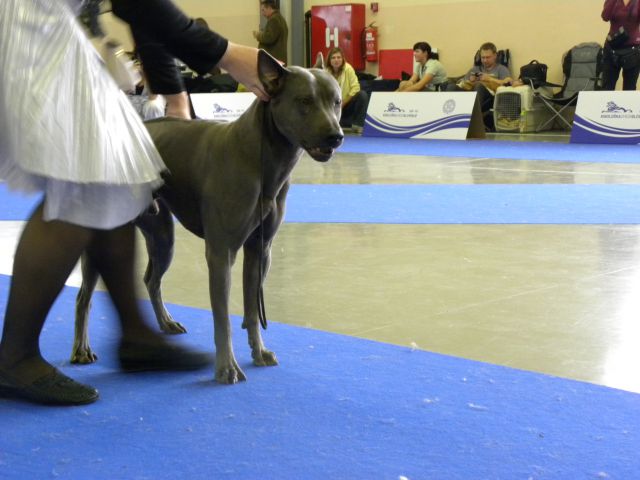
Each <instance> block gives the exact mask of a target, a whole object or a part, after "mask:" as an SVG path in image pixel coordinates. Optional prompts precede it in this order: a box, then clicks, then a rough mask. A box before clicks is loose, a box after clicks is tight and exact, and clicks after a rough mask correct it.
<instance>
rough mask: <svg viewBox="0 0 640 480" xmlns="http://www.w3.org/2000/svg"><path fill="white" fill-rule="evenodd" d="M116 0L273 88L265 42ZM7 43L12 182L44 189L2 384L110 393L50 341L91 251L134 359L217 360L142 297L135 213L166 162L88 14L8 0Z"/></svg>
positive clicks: (47, 392) (1, 87)
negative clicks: (58, 303)
mask: <svg viewBox="0 0 640 480" xmlns="http://www.w3.org/2000/svg"><path fill="white" fill-rule="evenodd" d="M112 5H113V8H114V11H116V10H118V14H122V15H123V18H126V19H127V21H129V22H131V24H132V25H135V26H136V27H138V28H140V29H141V30H142V31H144V32H145V33H146V34H147V35H151V36H154V35H155V36H156V37H157V38H159V39H165V40H166V46H167V48H168V49H169V51H170V53H171V54H172V55H175V56H176V57H179V58H183V59H184V60H185V61H188V62H191V63H192V64H193V65H195V66H196V67H201V68H202V69H204V70H208V69H210V68H212V67H213V66H214V65H216V64H218V65H220V66H222V67H224V68H226V69H227V70H228V71H229V72H230V73H231V74H232V75H236V76H237V79H238V80H241V81H243V82H244V83H245V84H246V85H247V86H249V87H255V89H256V91H257V92H258V93H260V94H262V95H263V96H264V98H267V96H266V93H265V92H264V90H263V89H262V88H260V87H259V84H260V82H259V78H258V73H257V53H258V51H257V50H256V49H253V48H249V47H241V46H237V45H234V44H232V43H230V42H227V41H226V40H225V39H223V38H222V37H220V36H219V35H217V34H214V33H213V32H210V31H208V30H206V29H205V30H203V29H200V28H199V27H197V26H195V25H194V24H193V22H192V21H191V20H189V19H188V18H187V17H186V16H185V15H184V14H183V13H182V12H181V11H180V10H178V9H176V8H175V7H174V6H173V4H172V3H171V2H170V1H169V0H136V1H135V2H133V1H127V0H122V1H118V0H113V2H112ZM121 7H122V8H121ZM156 22H157V23H156ZM0 44H2V49H0V178H3V179H4V180H5V181H6V182H7V183H8V185H9V186H10V187H11V188H17V189H22V190H26V191H42V192H43V193H44V198H43V200H42V202H41V203H40V204H39V205H38V206H37V207H36V209H35V210H34V212H33V213H32V215H31V217H30V218H29V220H28V221H27V224H26V225H25V228H24V231H23V233H22V236H21V237H20V241H19V243H18V247H17V249H16V254H15V259H14V266H13V276H12V280H11V286H10V290H9V298H8V301H7V307H6V312H5V316H4V327H3V332H2V340H1V341H0V395H3V396H12V397H20V398H24V399H27V400H30V401H35V402H39V403H46V404H63V405H78V404H85V403H90V402H93V401H95V400H96V399H97V398H98V392H97V390H96V389H94V388H93V387H90V386H87V385H83V384H81V383H78V382H75V381H74V380H72V379H71V378H69V377H67V376H66V375H64V374H63V373H62V372H60V371H59V370H58V369H56V368H55V367H54V366H52V365H51V364H49V363H48V362H47V361H46V360H45V359H44V358H43V357H42V355H41V352H40V346H39V338H40V333H41V331H42V327H43V325H44V322H45V319H46V317H47V314H48V312H49V310H50V308H51V306H52V304H53V302H54V301H55V299H56V297H57V296H58V294H59V293H60V291H61V290H62V288H63V286H64V283H65V281H66V279H67V277H68V276H69V274H70V272H71V270H72V269H73V267H74V266H75V264H76V263H77V261H78V258H79V257H80V254H81V253H83V252H85V251H86V252H87V254H88V255H89V257H90V259H91V261H92V262H93V263H94V265H95V266H96V267H97V269H98V271H99V272H100V275H101V276H102V279H103V280H104V282H105V285H106V286H107V290H108V291H109V293H110V295H111V298H112V300H113V303H114V306H115V308H116V311H117V313H118V317H119V320H120V326H121V334H122V338H121V341H120V346H119V350H118V356H119V360H120V365H121V367H122V368H123V369H124V370H158V369H166V370H169V369H196V368H201V367H204V366H206V365H208V364H209V363H210V356H209V355H205V354H203V353H200V352H193V351H190V350H188V349H186V348H184V347H180V346H178V345H175V344H172V343H169V342H168V341H167V340H166V339H165V338H164V337H163V336H161V335H160V334H158V333H157V332H156V331H155V330H154V329H152V328H151V327H150V326H149V325H148V324H147V323H146V321H145V320H144V318H143V317H142V314H141V312H140V310H139V308H138V304H137V298H136V289H135V281H134V272H133V266H134V253H135V252H134V247H135V245H134V239H135V230H134V226H133V224H132V223H131V221H132V220H133V219H135V218H136V217H137V216H138V215H139V214H140V213H141V212H142V211H144V210H145V209H146V208H147V207H148V206H149V204H150V202H151V199H152V196H151V193H152V190H153V189H154V188H156V187H158V186H159V185H160V184H161V179H160V172H161V171H162V170H163V169H164V165H163V163H162V160H161V159H160V157H159V155H158V152H157V151H156V149H155V147H154V145H153V143H152V141H151V138H150V137H149V134H148V132H147V131H146V129H145V127H144V125H143V124H142V122H141V120H140V119H139V117H138V115H137V113H136V112H135V110H134V109H133V107H132V106H131V104H130V103H129V101H128V100H127V98H126V96H125V95H124V94H123V93H122V92H120V91H119V90H118V87H117V85H116V84H115V82H114V81H113V79H111V77H110V76H109V75H108V73H107V72H106V70H105V69H104V66H103V63H102V61H101V60H100V58H99V57H98V55H97V53H96V51H95V49H93V47H92V46H91V44H90V42H89V40H88V38H86V36H85V35H84V33H83V31H82V30H81V28H80V26H79V24H78V22H77V21H76V18H75V12H73V11H72V9H71V7H70V6H69V4H68V3H67V2H65V1H60V0H31V1H29V2H24V1H23V0H4V1H3V8H2V9H1V10H0ZM69 72H73V75H69ZM25 112H28V114H25Z"/></svg>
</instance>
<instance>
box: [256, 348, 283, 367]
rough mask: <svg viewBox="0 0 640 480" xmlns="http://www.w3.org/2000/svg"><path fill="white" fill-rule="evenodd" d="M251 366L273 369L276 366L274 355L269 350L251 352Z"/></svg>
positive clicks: (276, 360) (276, 361)
mask: <svg viewBox="0 0 640 480" xmlns="http://www.w3.org/2000/svg"><path fill="white" fill-rule="evenodd" d="M251 356H252V357H253V364H254V365H255V366H257V367H273V366H275V365H278V359H277V358H276V354H275V353H273V352H272V351H270V350H266V349H262V350H258V351H253V352H251Z"/></svg>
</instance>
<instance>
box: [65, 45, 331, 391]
mask: <svg viewBox="0 0 640 480" xmlns="http://www.w3.org/2000/svg"><path fill="white" fill-rule="evenodd" d="M258 71H259V76H260V80H261V82H262V84H263V85H264V87H265V89H266V91H267V92H268V93H269V95H270V96H271V100H270V101H269V102H267V103H265V102H261V101H259V100H256V101H255V102H254V103H253V104H252V105H251V106H250V107H249V109H248V110H247V111H246V112H245V113H244V114H243V115H242V116H241V117H240V118H239V119H238V120H236V121H235V122H232V123H217V122H213V121H203V120H179V119H161V120H155V121H152V122H149V123H147V127H148V129H149V132H150V133H151V137H152V138H153V140H154V142H155V144H156V146H157V148H158V150H159V152H160V154H161V156H162V158H163V160H164V162H165V164H166V165H167V168H168V170H169V173H168V174H167V175H166V177H165V184H164V185H163V186H162V188H161V189H160V190H159V191H158V196H159V202H158V203H159V206H160V211H159V212H158V213H157V214H156V215H150V214H145V215H142V216H141V217H140V218H139V219H138V221H137V225H138V226H139V227H140V229H141V230H142V232H143V234H144V236H145V239H146V243H147V250H148V254H149V263H148V266H147V271H146V273H145V277H144V281H145V285H146V286H147V289H148V291H149V296H150V298H151V302H152V305H153V308H154V310H155V313H156V317H157V320H158V324H159V325H160V328H161V329H162V330H163V331H165V332H169V333H181V332H184V331H185V330H184V328H183V327H182V326H181V325H180V324H179V323H177V322H175V321H173V319H172V318H171V316H170V315H169V313H168V312H167V311H166V309H165V307H164V305H163V302H162V297H161V292H160V282H161V279H162V276H163V275H164V273H165V272H166V271H167V269H168V268H169V265H170V263H171V258H172V255H173V243H174V226H173V220H172V216H171V214H173V215H175V216H176V217H177V218H178V219H179V220H180V222H181V223H182V225H183V226H184V227H185V228H186V229H188V230H189V231H191V232H192V233H194V234H195V235H197V236H199V237H201V238H203V239H204V240H205V246H206V259H207V265H208V267H209V294H210V299H211V306H212V309H213V317H214V327H215V328H214V330H215V346H216V358H215V367H216V373H215V378H216V380H217V381H218V382H220V383H236V382H238V381H240V380H245V379H246V377H245V374H244V373H243V372H242V370H241V369H240V367H239V366H238V363H237V362H236V359H235V356H234V353H233V347H232V344H231V327H230V323H229V307H228V305H229V289H230V281H231V280H230V273H231V267H232V265H233V263H234V260H235V257H236V254H237V252H238V250H239V249H240V248H241V247H243V248H244V266H243V294H244V320H243V323H242V327H243V328H246V329H247V334H248V337H249V345H250V347H251V356H252V357H253V363H254V364H255V365H260V366H264V365H277V363H278V362H277V360H276V356H275V354H274V353H273V352H271V351H269V350H267V349H266V348H265V346H264V343H263V342H262V336H261V334H260V325H259V321H258V319H259V310H260V305H259V303H260V302H259V301H258V298H259V292H260V291H261V285H262V282H263V281H264V278H265V276H266V272H267V270H268V268H269V264H270V250H271V242H272V240H273V238H274V236H275V234H276V231H277V230H278V227H279V226H280V224H281V223H282V220H283V215H284V210H285V199H286V196H287V191H288V190H289V179H290V175H291V171H292V170H293V168H294V167H295V165H296V163H297V162H298V160H299V159H300V156H301V155H302V152H303V150H304V151H306V152H307V153H308V154H309V155H310V156H311V157H312V158H313V159H314V160H316V161H318V162H326V161H328V160H329V159H330V158H331V157H332V156H333V153H334V151H335V149H336V148H337V147H339V146H340V145H341V143H342V140H343V133H342V130H341V128H340V124H339V120H340V111H341V92H340V87H339V86H338V83H337V82H336V81H335V79H334V78H333V77H332V76H331V75H329V74H328V73H326V72H325V71H323V70H321V69H317V68H313V69H309V70H307V69H303V68H299V67H289V68H285V67H283V66H281V65H280V64H279V63H278V62H277V61H276V60H275V59H273V58H272V57H271V56H269V55H268V54H266V53H264V52H262V51H261V52H260V53H259V55H258ZM82 269H83V284H82V287H81V288H80V292H79V293H78V298H77V310H76V336H75V340H74V346H73V353H72V362H75V363H91V362H93V361H95V360H96V358H97V357H96V356H95V355H94V353H93V352H92V351H91V347H90V345H89V339H88V311H89V306H90V300H91V294H92V292H93V289H94V288H95V285H96V282H97V273H96V272H95V270H94V269H93V268H92V267H91V265H90V264H89V262H86V261H84V262H83V267H82Z"/></svg>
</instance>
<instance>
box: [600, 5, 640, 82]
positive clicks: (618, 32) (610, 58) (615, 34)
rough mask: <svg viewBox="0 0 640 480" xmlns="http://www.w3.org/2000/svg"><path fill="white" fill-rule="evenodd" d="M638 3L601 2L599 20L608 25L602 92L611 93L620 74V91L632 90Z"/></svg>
mask: <svg viewBox="0 0 640 480" xmlns="http://www.w3.org/2000/svg"><path fill="white" fill-rule="evenodd" d="M639 4H640V2H639V1H638V0H605V2H604V7H603V9H602V20H604V21H605V22H610V24H611V25H610V27H609V34H608V36H607V40H606V41H605V44H604V54H603V58H602V89H603V90H615V89H616V83H618V78H619V77H620V71H621V70H622V89H623V90H635V89H636V84H637V83H638V75H639V74H640V29H639V25H640V5H639Z"/></svg>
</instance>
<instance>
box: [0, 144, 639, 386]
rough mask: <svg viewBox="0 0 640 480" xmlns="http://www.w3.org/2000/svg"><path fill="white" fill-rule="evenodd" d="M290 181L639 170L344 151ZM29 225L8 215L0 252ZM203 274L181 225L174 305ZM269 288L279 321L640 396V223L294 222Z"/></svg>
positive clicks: (196, 297) (236, 285) (594, 174)
mask: <svg viewBox="0 0 640 480" xmlns="http://www.w3.org/2000/svg"><path fill="white" fill-rule="evenodd" d="M545 137H546V136H545ZM495 138H496V139H497V140H499V139H502V138H506V139H509V140H514V139H519V140H525V141H526V140H528V139H530V138H531V137H530V136H523V137H519V136H503V135H497V136H495ZM533 138H534V139H536V140H538V139H540V138H542V137H541V136H535V137H533ZM545 140H550V141H566V140H567V137H566V135H550V136H549V138H545ZM293 179H294V183H296V182H297V183H319V184H320V183H343V184H356V183H358V184H376V183H396V184H405V183H412V184H435V183H438V184H453V183H512V184H514V183H585V184H594V183H608V184H615V183H626V184H630V183H640V165H629V164H624V165H623V164H617V165H616V164H595V163H592V164H587V163H580V164H578V163H569V162H566V163H565V162H545V161H527V160H498V159H491V158H481V159H474V158H445V157H416V156H401V155H362V154H346V153H338V155H337V156H336V158H335V159H334V160H333V161H332V162H330V163H328V164H326V165H319V164H317V163H315V162H313V161H312V160H311V159H310V158H308V157H305V158H303V159H302V161H301V162H300V164H299V166H298V167H297V169H296V171H295V172H294V176H293ZM19 229H20V223H19V222H18V223H15V222H4V228H3V229H2V231H3V238H2V242H3V250H2V251H3V252H12V251H13V242H15V236H16V235H17V232H18V231H19ZM140 257H141V258H140V259H139V261H140V265H139V270H140V272H142V271H143V268H144V258H143V256H142V255H141V256H140ZM241 261H242V256H241V255H240V256H239V258H238V260H237V262H236V268H235V269H234V277H233V291H232V303H231V312H232V313H234V314H238V315H241V314H242V301H241V288H240V281H241ZM2 262H3V264H2V268H3V272H2V273H7V272H6V271H5V270H6V269H7V268H10V263H11V258H10V255H8V254H7V255H5V258H4V259H3V260H2ZM206 270H207V268H206V263H205V260H204V245H203V242H202V241H201V240H200V239H198V238H195V237H194V236H192V235H191V234H189V233H188V232H186V231H185V230H184V229H182V228H181V227H178V230H177V245H176V253H175V260H174V264H173V266H172V268H171V270H170V272H169V273H168V274H167V276H166V277H165V281H164V297H165V300H166V301H167V302H171V303H177V304H181V305H188V306H194V307H198V308H205V309H208V308H209V294H208V286H207V278H208V277H207V271H206ZM71 283H76V284H77V277H75V279H72V280H71ZM265 288H266V292H265V293H266V302H267V313H268V316H269V318H270V320H271V321H277V322H281V323H286V324H291V325H301V326H305V327H310V328H314V329H320V330H326V331H331V332H336V333H340V334H346V335H352V336H356V337H361V338H368V339H373V340H378V341H382V342H389V343H393V344H398V345H406V346H413V347H415V348H420V349H425V350H429V351H433V352H439V353H443V354H448V355H455V356H460V357H464V358H469V359H474V360H479V361H484V362H490V363H494V364H499V365H504V366H509V367H515V368H519V369H526V370H532V371H536V372H542V373H547V374H552V375H557V376H561V377H566V378H571V379H577V380H582V381H588V382H593V383H597V384H602V385H608V386H612V387H617V388H622V389H625V390H630V391H635V392H640V374H639V373H638V367H639V366H640V349H639V348H638V344H639V343H640V226H635V225H630V226H616V225H589V226H585V225H383V224H293V223H285V224H284V225H283V226H282V228H281V230H280V232H279V234H278V237H277V238H276V240H275V244H274V248H273V264H272V268H271V272H270V274H269V278H268V281H267V284H266V287H265ZM177 320H179V319H177ZM235 334H236V335H244V332H235ZM269 335H270V333H269V331H267V332H266V335H265V342H266V344H267V345H268V344H269Z"/></svg>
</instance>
